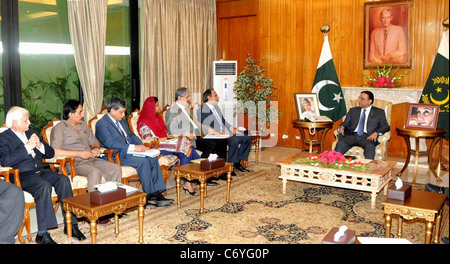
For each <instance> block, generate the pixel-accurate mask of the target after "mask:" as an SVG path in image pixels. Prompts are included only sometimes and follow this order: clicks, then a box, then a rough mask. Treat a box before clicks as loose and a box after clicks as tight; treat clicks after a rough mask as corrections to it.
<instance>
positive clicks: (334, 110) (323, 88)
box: [311, 34, 347, 121]
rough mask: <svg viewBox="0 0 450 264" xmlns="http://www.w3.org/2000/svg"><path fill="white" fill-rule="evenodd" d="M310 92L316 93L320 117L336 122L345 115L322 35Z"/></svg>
mask: <svg viewBox="0 0 450 264" xmlns="http://www.w3.org/2000/svg"><path fill="white" fill-rule="evenodd" d="M311 92H312V93H316V94H317V97H318V99H319V110H320V115H322V116H328V117H329V118H330V119H331V120H333V121H337V120H338V119H339V118H341V117H343V116H344V115H345V114H346V113H347V108H346V106H345V100H344V94H343V93H342V89H341V85H340V83H339V79H338V77H337V74H336V69H335V68H334V62H333V57H332V56H331V49H330V44H329V43H328V36H327V34H324V41H323V46H322V52H321V53H320V58H319V64H318V65H317V71H316V76H315V77H314V84H313V88H312V90H311Z"/></svg>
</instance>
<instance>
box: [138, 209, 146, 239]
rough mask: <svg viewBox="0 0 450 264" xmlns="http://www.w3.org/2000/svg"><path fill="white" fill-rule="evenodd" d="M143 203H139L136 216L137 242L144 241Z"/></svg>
mask: <svg viewBox="0 0 450 264" xmlns="http://www.w3.org/2000/svg"><path fill="white" fill-rule="evenodd" d="M144 213H145V211H144V205H142V204H140V205H139V210H138V218H139V244H142V243H144Z"/></svg>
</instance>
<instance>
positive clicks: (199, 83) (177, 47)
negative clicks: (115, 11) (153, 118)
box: [140, 0, 217, 106]
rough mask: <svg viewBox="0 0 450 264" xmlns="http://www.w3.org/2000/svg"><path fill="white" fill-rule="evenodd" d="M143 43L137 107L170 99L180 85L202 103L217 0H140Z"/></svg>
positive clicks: (212, 52)
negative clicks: (153, 100)
mask: <svg viewBox="0 0 450 264" xmlns="http://www.w3.org/2000/svg"><path fill="white" fill-rule="evenodd" d="M141 47H142V52H141V56H142V58H141V61H142V65H141V102H140V103H141V106H142V104H143V102H144V100H145V99H146V98H147V97H148V96H157V97H158V99H159V101H160V105H161V106H164V105H166V104H171V103H172V102H173V101H174V95H175V90H176V89H177V88H179V87H187V88H188V89H189V90H190V91H191V99H192V103H200V102H201V94H202V93H203V91H204V90H206V89H207V88H211V86H212V83H211V82H212V81H211V79H212V77H211V74H212V62H213V61H214V60H215V59H216V57H217V25H216V0H164V1H163V0H143V2H142V8H141Z"/></svg>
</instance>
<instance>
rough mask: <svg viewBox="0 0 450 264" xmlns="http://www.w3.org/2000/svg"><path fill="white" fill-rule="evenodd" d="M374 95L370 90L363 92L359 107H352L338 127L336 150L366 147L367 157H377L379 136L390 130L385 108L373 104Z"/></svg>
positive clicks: (343, 150) (344, 150) (343, 151)
mask: <svg viewBox="0 0 450 264" xmlns="http://www.w3.org/2000/svg"><path fill="white" fill-rule="evenodd" d="M373 101H374V96H373V93H372V92H370V91H363V92H361V94H360V96H359V98H358V103H359V107H353V108H350V110H349V111H348V113H347V116H346V117H345V120H344V122H342V124H341V125H340V126H339V128H338V132H339V133H338V136H337V137H338V140H339V141H338V142H337V144H336V148H335V150H336V151H338V152H340V153H342V154H345V153H346V152H347V151H348V150H349V149H350V148H352V147H353V146H359V147H362V148H363V149H364V157H365V158H366V159H374V158H375V147H376V145H377V144H378V141H377V138H378V136H380V135H383V134H384V133H386V132H388V131H390V129H391V128H390V126H389V124H388V122H387V120H386V113H385V112H384V110H383V109H380V108H378V107H375V106H373V105H372V104H373Z"/></svg>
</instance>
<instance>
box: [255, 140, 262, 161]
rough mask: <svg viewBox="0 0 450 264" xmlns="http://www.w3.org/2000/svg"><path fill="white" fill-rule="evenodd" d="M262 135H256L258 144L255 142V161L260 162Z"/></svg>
mask: <svg viewBox="0 0 450 264" xmlns="http://www.w3.org/2000/svg"><path fill="white" fill-rule="evenodd" d="M260 139H261V138H260V137H256V144H255V148H256V149H255V163H256V164H258V162H259V141H260Z"/></svg>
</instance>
